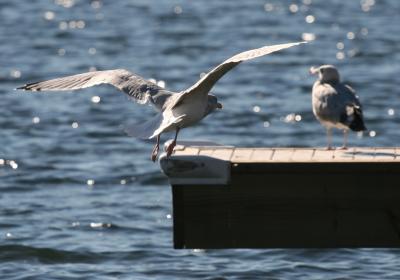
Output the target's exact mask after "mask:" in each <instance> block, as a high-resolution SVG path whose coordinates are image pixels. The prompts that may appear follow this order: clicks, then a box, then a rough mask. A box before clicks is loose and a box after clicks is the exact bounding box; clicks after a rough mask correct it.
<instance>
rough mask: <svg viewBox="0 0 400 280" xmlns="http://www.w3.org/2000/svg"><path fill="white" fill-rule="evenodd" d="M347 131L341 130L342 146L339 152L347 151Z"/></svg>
mask: <svg viewBox="0 0 400 280" xmlns="http://www.w3.org/2000/svg"><path fill="white" fill-rule="evenodd" d="M348 134H349V131H348V130H347V129H345V130H343V146H342V147H340V149H341V150H347V138H348Z"/></svg>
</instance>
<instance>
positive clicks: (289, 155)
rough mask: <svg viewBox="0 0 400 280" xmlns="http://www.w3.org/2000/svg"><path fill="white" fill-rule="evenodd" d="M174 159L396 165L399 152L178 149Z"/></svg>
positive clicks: (390, 148) (291, 149)
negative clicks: (176, 157)
mask: <svg viewBox="0 0 400 280" xmlns="http://www.w3.org/2000/svg"><path fill="white" fill-rule="evenodd" d="M174 155H177V156H179V155H191V156H197V155H202V156H209V157H214V158H217V159H221V160H224V161H231V162H232V163H250V162H254V163H263V162H265V163H266V162H270V163H273V162H400V148H395V147H387V148H386V147H385V148H375V147H351V148H349V149H347V150H341V149H335V150H326V149H324V148H234V147H211V146H210V147H207V146H204V147H197V146H196V147H194V146H193V147H191V146H186V147H179V148H178V149H176V150H174Z"/></svg>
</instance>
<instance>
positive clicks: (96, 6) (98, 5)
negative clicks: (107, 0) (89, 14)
mask: <svg viewBox="0 0 400 280" xmlns="http://www.w3.org/2000/svg"><path fill="white" fill-rule="evenodd" d="M90 5H91V6H92V8H93V9H100V8H101V5H102V3H101V2H100V1H96V0H95V1H92V3H91V4H90Z"/></svg>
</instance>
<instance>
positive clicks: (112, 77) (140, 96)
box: [17, 69, 172, 110]
mask: <svg viewBox="0 0 400 280" xmlns="http://www.w3.org/2000/svg"><path fill="white" fill-rule="evenodd" d="M101 84H110V85H113V86H115V87H116V88H118V89H119V90H121V91H122V92H124V93H126V94H127V95H128V96H130V97H132V98H133V99H134V100H135V101H136V102H138V103H140V104H145V103H148V102H150V103H151V104H153V105H154V106H155V107H156V108H157V109H159V110H162V108H163V106H164V103H165V102H166V100H167V99H168V97H169V96H171V95H172V93H171V92H169V91H166V90H164V89H162V88H161V87H159V86H157V85H156V84H154V83H152V82H150V81H147V80H145V79H144V78H142V77H140V76H138V75H135V74H133V73H131V72H129V71H127V70H124V69H115V70H105V71H94V72H88V73H82V74H77V75H73V76H67V77H62V78H57V79H52V80H48V81H43V82H36V83H30V84H26V85H24V86H22V87H19V88H17V89H23V90H31V91H67V90H77V89H83V88H87V87H92V86H96V85H101Z"/></svg>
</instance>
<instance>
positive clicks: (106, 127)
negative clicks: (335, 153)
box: [0, 0, 400, 280]
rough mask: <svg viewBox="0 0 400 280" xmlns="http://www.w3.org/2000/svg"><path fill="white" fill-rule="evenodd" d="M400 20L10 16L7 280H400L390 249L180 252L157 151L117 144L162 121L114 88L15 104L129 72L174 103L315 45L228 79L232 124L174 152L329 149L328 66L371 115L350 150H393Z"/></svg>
mask: <svg viewBox="0 0 400 280" xmlns="http://www.w3.org/2000/svg"><path fill="white" fill-rule="evenodd" d="M399 14H400V1H397V0H385V1H383V0H376V1H374V0H361V1H338V0H336V1H323V0H303V1H294V0H293V1H289V0H285V1H277V0H276V1H265V0H250V1H230V0H223V1H193V0H192V1H183V0H174V1H167V0H160V1H147V0H130V1H98V0H92V1H89V0H86V1H84V0H48V1H46V0H43V1H6V0H1V1H0V129H1V132H0V278H1V279H190V278H197V279H343V280H344V279H400V269H399V265H400V259H399V257H400V251H398V250H393V249H331V250H315V249H314V250H307V249H302V250H299V249H298V250H282V249H279V250H278V249H275V250H174V249H172V247H173V244H172V220H171V213H172V206H171V190H170V187H169V184H168V181H167V179H166V177H165V176H163V175H162V173H161V171H160V169H159V166H158V165H157V164H153V163H152V162H151V161H150V158H149V157H150V152H151V149H152V144H153V143H151V142H145V141H139V140H136V139H134V138H130V137H128V136H127V135H125V134H124V132H123V126H124V125H126V124H128V123H131V122H141V121H144V120H146V119H147V118H148V117H150V116H152V115H153V114H154V112H153V110H152V108H150V107H148V106H139V105H137V104H134V103H133V102H131V101H130V100H129V99H128V98H126V96H124V95H123V94H121V93H120V92H118V91H117V90H115V89H114V88H112V87H107V86H105V87H96V88H89V89H86V90H82V91H79V92H67V93H51V94H46V93H24V92H17V91H14V90H13V89H14V88H15V87H17V86H19V85H22V84H24V83H26V82H30V81H37V80H44V79H50V78H54V77H57V76H61V75H69V74H75V73H80V72H85V71H89V70H93V69H100V70H104V69H114V68H126V69H129V70H130V71H133V72H135V73H138V74H140V75H141V76H143V77H145V78H147V79H150V78H152V79H155V80H156V81H157V82H159V83H161V84H162V83H165V84H166V87H167V88H169V89H171V90H175V91H179V90H183V89H185V88H187V87H189V86H190V85H192V84H193V83H194V82H196V81H197V79H198V78H199V76H200V74H201V73H203V72H207V71H209V70H210V69H211V68H212V67H213V66H215V65H217V64H218V63H220V62H222V61H223V60H224V59H226V58H228V57H230V56H231V55H233V54H235V53H238V52H240V51H244V50H247V49H252V48H257V47H261V46H263V45H268V44H275V43H285V42H291V41H301V40H307V41H309V44H307V45H301V46H297V47H294V48H291V49H289V50H285V51H282V52H279V53H275V54H273V55H270V56H267V57H263V58H259V59H256V60H253V61H250V62H246V63H242V64H241V65H240V66H238V67H237V68H235V69H234V70H232V71H231V72H230V73H228V74H227V75H226V76H224V77H223V78H222V79H221V80H220V82H218V84H217V85H216V86H215V87H214V88H213V90H212V92H213V93H214V94H215V95H217V96H218V97H219V98H220V100H221V102H222V103H223V104H224V110H222V111H220V112H217V113H215V114H212V115H210V116H209V117H207V118H206V119H204V120H203V121H202V122H201V123H199V124H198V125H197V126H195V127H192V128H187V129H184V130H183V131H182V133H181V135H180V138H181V139H192V140H193V139H195V140H199V139H205V140H211V141H215V142H219V143H222V144H228V145H237V146H251V147H253V146H267V147H271V146H284V147H287V146H300V147H301V146H303V147H315V146H318V147H323V146H324V145H325V144H326V143H325V140H326V139H325V131H324V129H323V128H322V127H321V125H320V124H319V123H318V122H317V121H316V120H315V119H314V117H313V115H312V111H311V107H310V90H311V86H312V83H313V81H314V79H315V77H311V76H309V74H308V69H309V67H310V66H312V65H320V64H327V63H329V64H335V65H336V66H337V67H338V68H339V70H340V72H341V75H342V77H343V80H345V81H347V82H348V83H349V84H350V85H352V86H353V87H354V88H355V89H356V90H357V92H358V94H359V96H360V99H361V101H362V103H363V105H364V111H365V113H364V114H365V120H366V125H367V127H368V131H367V132H366V133H364V135H363V136H361V135H356V134H355V133H352V134H351V137H350V139H349V143H350V145H352V146H396V145H398V140H399V139H400V138H399V137H400V130H399V129H398V128H399V125H400V122H399V120H400V99H399V95H400V92H399V84H400V75H399V73H400V20H399V19H400V17H399ZM171 136H172V135H164V138H163V141H165V140H167V139H168V138H170V137H171ZM341 140H342V139H341V134H340V133H339V132H336V136H335V138H334V141H335V144H336V145H340V144H341Z"/></svg>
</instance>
